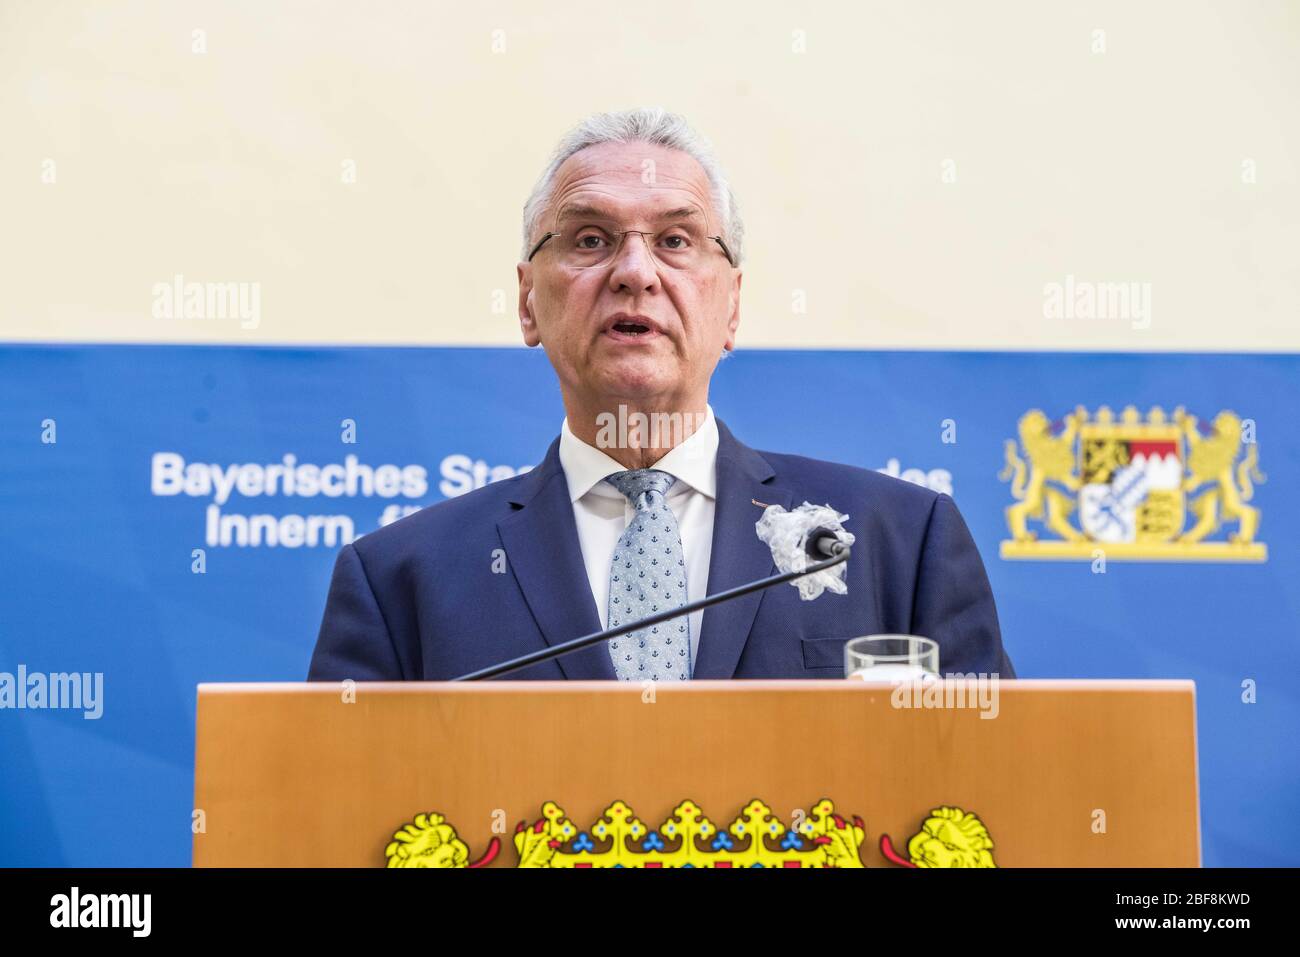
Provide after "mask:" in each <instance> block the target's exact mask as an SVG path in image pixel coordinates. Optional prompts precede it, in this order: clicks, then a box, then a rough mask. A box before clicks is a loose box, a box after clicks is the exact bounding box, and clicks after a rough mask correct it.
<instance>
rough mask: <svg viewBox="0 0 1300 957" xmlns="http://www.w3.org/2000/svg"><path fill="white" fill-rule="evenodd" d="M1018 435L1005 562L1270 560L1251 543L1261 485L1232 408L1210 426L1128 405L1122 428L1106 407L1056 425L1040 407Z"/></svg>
mask: <svg viewBox="0 0 1300 957" xmlns="http://www.w3.org/2000/svg"><path fill="white" fill-rule="evenodd" d="M1019 433H1020V442H1019V444H1017V443H1016V442H1015V441H1014V440H1011V439H1008V440H1007V443H1006V468H1005V469H1004V471H1003V472H1002V473H1001V475H999V478H1001V479H1002V481H1004V482H1005V481H1008V480H1009V481H1010V482H1011V494H1012V496H1013V497H1014V498H1015V499H1016V500H1017V501H1016V504H1014V505H1011V506H1010V507H1008V508H1007V510H1006V517H1007V527H1008V528H1009V529H1010V532H1011V538H1010V539H1008V540H1006V541H1004V542H1003V543H1002V547H1001V555H1002V557H1003V558H1009V559H1025V558H1029V559H1034V558H1038V559H1092V558H1095V557H1096V555H1097V553H1098V552H1099V551H1100V552H1101V553H1103V554H1104V555H1105V556H1106V557H1107V558H1114V559H1128V560H1136V561H1213V562H1262V561H1265V560H1266V559H1267V558H1268V549H1267V546H1265V545H1264V543H1263V542H1258V541H1256V540H1255V536H1256V534H1257V532H1258V530H1259V519H1260V512H1259V509H1258V508H1255V507H1254V506H1251V505H1249V504H1247V503H1248V502H1249V501H1250V500H1251V498H1252V497H1253V496H1254V490H1255V483H1258V482H1262V481H1264V476H1263V475H1262V474H1261V473H1260V471H1259V467H1258V465H1259V446H1258V445H1257V444H1256V443H1255V435H1254V423H1253V422H1251V421H1250V420H1248V419H1247V420H1243V419H1241V418H1240V417H1238V416H1237V415H1236V414H1235V413H1233V412H1227V411H1224V412H1220V413H1219V414H1218V415H1217V416H1215V418H1214V421H1213V422H1211V423H1202V422H1200V421H1199V420H1198V419H1197V418H1196V417H1195V416H1192V415H1188V414H1187V413H1186V412H1185V411H1184V410H1183V409H1182V408H1181V407H1180V408H1178V409H1175V410H1174V412H1173V415H1172V416H1170V415H1167V414H1166V413H1165V412H1164V410H1163V409H1160V408H1153V409H1151V410H1150V411H1149V412H1148V414H1147V416H1146V418H1143V417H1142V415H1141V414H1140V413H1139V412H1138V410H1137V409H1136V408H1134V407H1132V406H1129V407H1128V408H1126V409H1124V410H1123V412H1122V413H1121V414H1120V415H1119V417H1118V419H1117V418H1116V417H1115V415H1114V414H1113V413H1112V412H1111V410H1110V409H1109V408H1107V407H1105V406H1102V407H1101V408H1100V409H1098V410H1097V412H1096V414H1095V415H1093V416H1089V414H1088V412H1087V410H1086V409H1084V408H1082V407H1079V408H1076V409H1075V410H1074V412H1072V413H1070V414H1068V415H1066V416H1065V417H1064V418H1063V419H1062V420H1061V421H1059V422H1052V421H1051V420H1049V419H1048V417H1047V415H1046V414H1045V413H1043V412H1042V411H1040V410H1038V409H1033V410H1031V411H1029V412H1027V413H1025V415H1024V416H1022V417H1021V419H1020V423H1019ZM1026 460H1028V461H1026ZM1075 513H1077V515H1075ZM1072 518H1073V520H1072ZM1031 522H1033V523H1034V525H1035V526H1036V527H1031V525H1030V523H1031ZM1040 533H1041V534H1042V536H1043V537H1040ZM1216 536H1218V537H1216Z"/></svg>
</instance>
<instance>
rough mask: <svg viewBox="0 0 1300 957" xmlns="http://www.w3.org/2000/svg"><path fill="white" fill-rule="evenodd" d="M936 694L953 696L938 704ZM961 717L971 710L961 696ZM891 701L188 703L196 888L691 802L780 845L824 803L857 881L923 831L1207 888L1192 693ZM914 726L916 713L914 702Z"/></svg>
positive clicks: (1026, 687) (550, 694) (567, 686)
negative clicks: (1200, 877) (444, 830)
mask: <svg viewBox="0 0 1300 957" xmlns="http://www.w3.org/2000/svg"><path fill="white" fill-rule="evenodd" d="M940 684H941V685H947V684H951V683H950V682H941V683H940ZM968 690H969V692H970V694H971V697H973V693H974V686H973V684H972V685H971V686H970V687H969V689H968ZM893 695H894V690H893V689H892V688H891V687H890V686H888V685H866V684H862V683H860V682H854V681H848V680H845V681H698V682H690V683H686V684H683V685H677V686H669V685H660V686H658V687H657V688H656V689H655V692H654V694H653V696H652V700H647V698H648V697H649V696H648V694H647V693H646V692H644V691H643V689H642V688H640V687H629V686H626V685H622V684H619V683H616V682H555V683H549V682H547V683H543V682H506V681H495V682H483V683H477V684H465V683H457V684H451V683H415V682H411V683H375V684H359V685H355V686H354V687H353V689H352V691H351V693H350V694H349V692H348V689H346V688H344V687H343V686H342V685H339V684H334V683H318V684H243V685H233V684H232V685H217V684H206V685H200V686H199V691H198V726H197V745H196V772H195V808H196V809H197V810H198V811H201V812H202V814H201V816H200V817H199V820H200V821H201V822H202V825H203V830H202V831H201V832H200V833H197V834H196V835H195V837H194V863H195V865H196V866H297V867H302V866H308V867H310V866H345V867H353V866H355V867H382V866H385V863H386V856H385V849H386V847H387V846H388V845H389V844H390V842H392V841H393V838H394V834H395V832H396V831H398V830H399V829H400V828H402V827H403V825H406V824H408V823H409V822H412V821H413V820H414V819H415V817H416V815H418V814H421V813H425V812H437V813H438V814H440V815H442V816H443V817H444V818H445V819H446V822H447V823H448V824H450V825H452V826H454V828H455V829H456V833H457V836H458V837H459V838H460V840H461V841H463V842H464V844H465V845H466V846H467V847H468V848H469V854H470V857H471V858H478V857H480V856H481V855H482V854H483V851H484V849H485V848H487V847H488V846H489V843H490V841H491V839H492V838H493V837H496V838H498V839H499V841H500V853H499V854H498V856H497V857H496V858H495V859H494V860H492V861H491V866H507V867H513V866H516V864H517V862H518V860H519V857H518V855H517V854H516V850H515V846H514V844H513V842H512V836H513V835H514V832H515V829H516V825H517V824H518V823H519V822H526V823H527V824H529V825H532V824H533V823H534V822H536V821H538V820H539V819H540V818H541V817H542V807H543V805H544V804H545V803H546V802H549V801H553V802H555V803H556V804H557V805H558V806H559V807H560V808H562V809H563V811H564V813H565V815H567V817H568V819H569V820H570V821H571V822H572V823H573V825H575V826H576V828H577V829H579V830H584V831H585V830H587V829H590V827H591V826H592V825H593V824H594V823H596V822H597V821H598V820H599V819H600V818H601V817H602V815H603V814H604V812H605V811H606V809H607V808H609V807H610V806H611V805H613V804H614V803H615V802H616V801H622V802H624V803H625V804H626V805H628V806H629V807H630V808H631V809H632V810H633V811H634V812H635V815H636V816H637V817H638V818H639V819H640V820H642V821H644V822H645V823H646V824H647V825H649V827H650V828H651V829H652V830H653V829H655V828H657V827H658V826H659V825H661V824H662V823H663V822H664V821H666V820H667V819H668V818H669V817H671V816H672V814H673V812H674V809H675V808H677V807H678V806H679V804H680V803H681V802H682V801H684V800H686V799H689V800H690V801H693V802H694V803H695V804H696V805H698V807H699V808H701V809H702V811H703V813H704V814H705V815H707V817H708V818H709V819H710V820H711V821H712V822H714V823H715V824H716V825H717V826H718V828H719V829H721V830H726V828H727V826H728V825H729V824H731V823H732V822H733V821H735V820H736V819H737V816H738V815H739V814H740V813H741V811H742V809H744V808H745V807H746V805H748V804H749V803H750V801H751V800H754V799H757V800H761V801H762V802H764V803H765V804H766V805H767V806H768V807H769V808H771V811H772V814H773V815H774V816H775V817H776V818H777V819H779V820H780V821H781V822H783V823H784V824H785V825H786V826H791V825H793V824H797V823H798V820H799V819H800V818H801V816H805V815H807V814H809V813H810V812H811V809H812V808H813V807H814V805H816V803H817V802H818V801H819V800H821V799H824V798H829V799H830V800H832V801H833V802H834V808H835V813H836V814H837V815H842V816H843V817H845V818H848V819H850V820H851V819H852V818H853V817H854V816H860V818H861V819H862V824H863V827H864V830H865V833H866V839H865V841H863V842H862V846H861V850H860V853H861V860H862V862H863V863H865V864H866V865H867V866H894V865H891V864H890V862H889V861H888V860H887V859H886V858H885V857H884V856H882V852H881V848H880V837H881V835H882V834H887V835H889V836H890V839H891V841H892V846H893V847H894V848H896V849H898V850H899V852H900V853H901V856H902V857H904V858H905V857H907V850H906V848H907V843H908V839H909V838H910V837H911V836H912V835H914V834H916V833H918V831H919V830H920V829H921V827H922V824H923V822H924V821H925V820H926V818H927V816H928V815H930V812H931V809H933V808H939V807H959V808H962V809H964V811H966V812H971V813H974V814H976V815H978V818H979V820H980V821H981V822H982V823H983V824H984V825H985V827H986V828H987V832H988V834H989V835H990V836H991V838H992V841H993V845H994V848H993V851H992V856H993V858H994V859H995V860H996V864H997V866H999V867H1017V866H1085V867H1135V866H1199V864H1200V828H1199V819H1198V797H1197V776H1196V775H1197V771H1196V733H1195V689H1194V686H1193V684H1192V682H1190V681H1004V682H1001V684H1000V686H999V688H998V694H997V712H996V717H992V718H989V717H981V715H982V714H988V713H991V709H986V710H985V711H981V710H979V709H976V708H956V707H944V708H933V707H920V708H917V707H908V708H902V707H896V706H895V701H894V700H891V699H892V698H893ZM913 703H919V702H913Z"/></svg>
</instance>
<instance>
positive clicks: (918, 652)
mask: <svg viewBox="0 0 1300 957" xmlns="http://www.w3.org/2000/svg"><path fill="white" fill-rule="evenodd" d="M844 674H845V676H847V677H849V678H857V679H858V680H859V681H889V682H893V681H916V680H917V679H920V678H924V677H926V676H927V675H930V676H938V674H939V644H938V642H935V641H932V640H930V639H929V638H922V637H920V636H918V635H864V636H862V637H861V638H851V639H849V640H848V641H846V642H845V643H844Z"/></svg>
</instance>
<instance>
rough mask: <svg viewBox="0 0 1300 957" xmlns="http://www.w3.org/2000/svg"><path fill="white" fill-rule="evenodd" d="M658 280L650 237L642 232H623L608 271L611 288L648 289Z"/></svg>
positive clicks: (656, 264) (657, 265) (656, 265)
mask: <svg viewBox="0 0 1300 957" xmlns="http://www.w3.org/2000/svg"><path fill="white" fill-rule="evenodd" d="M658 281H659V263H658V262H657V261H656V260H655V258H654V255H653V254H652V253H651V252H650V239H649V238H648V237H647V236H646V235H645V234H644V233H639V232H635V231H631V232H627V233H624V234H623V238H622V241H621V242H620V243H619V247H618V249H617V250H615V252H614V268H613V269H611V270H610V273H609V282H610V286H611V288H613V289H615V290H617V289H621V288H623V287H627V288H629V289H635V290H641V289H649V288H650V287H651V286H654V285H655V284H657V283H658Z"/></svg>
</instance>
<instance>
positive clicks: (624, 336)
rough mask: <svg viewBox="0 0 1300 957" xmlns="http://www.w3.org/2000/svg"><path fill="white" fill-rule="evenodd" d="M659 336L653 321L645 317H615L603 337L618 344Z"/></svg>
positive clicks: (607, 326)
mask: <svg viewBox="0 0 1300 957" xmlns="http://www.w3.org/2000/svg"><path fill="white" fill-rule="evenodd" d="M661 334H662V332H661V331H660V329H659V327H658V326H657V325H656V324H655V322H654V320H653V319H650V318H649V317H647V316H628V315H620V316H616V317H613V319H612V320H611V321H610V322H609V323H608V324H607V325H606V327H605V335H607V336H609V338H611V339H616V340H618V341H620V342H637V341H640V340H644V339H654V338H656V337H657V336H659V335H661Z"/></svg>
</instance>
